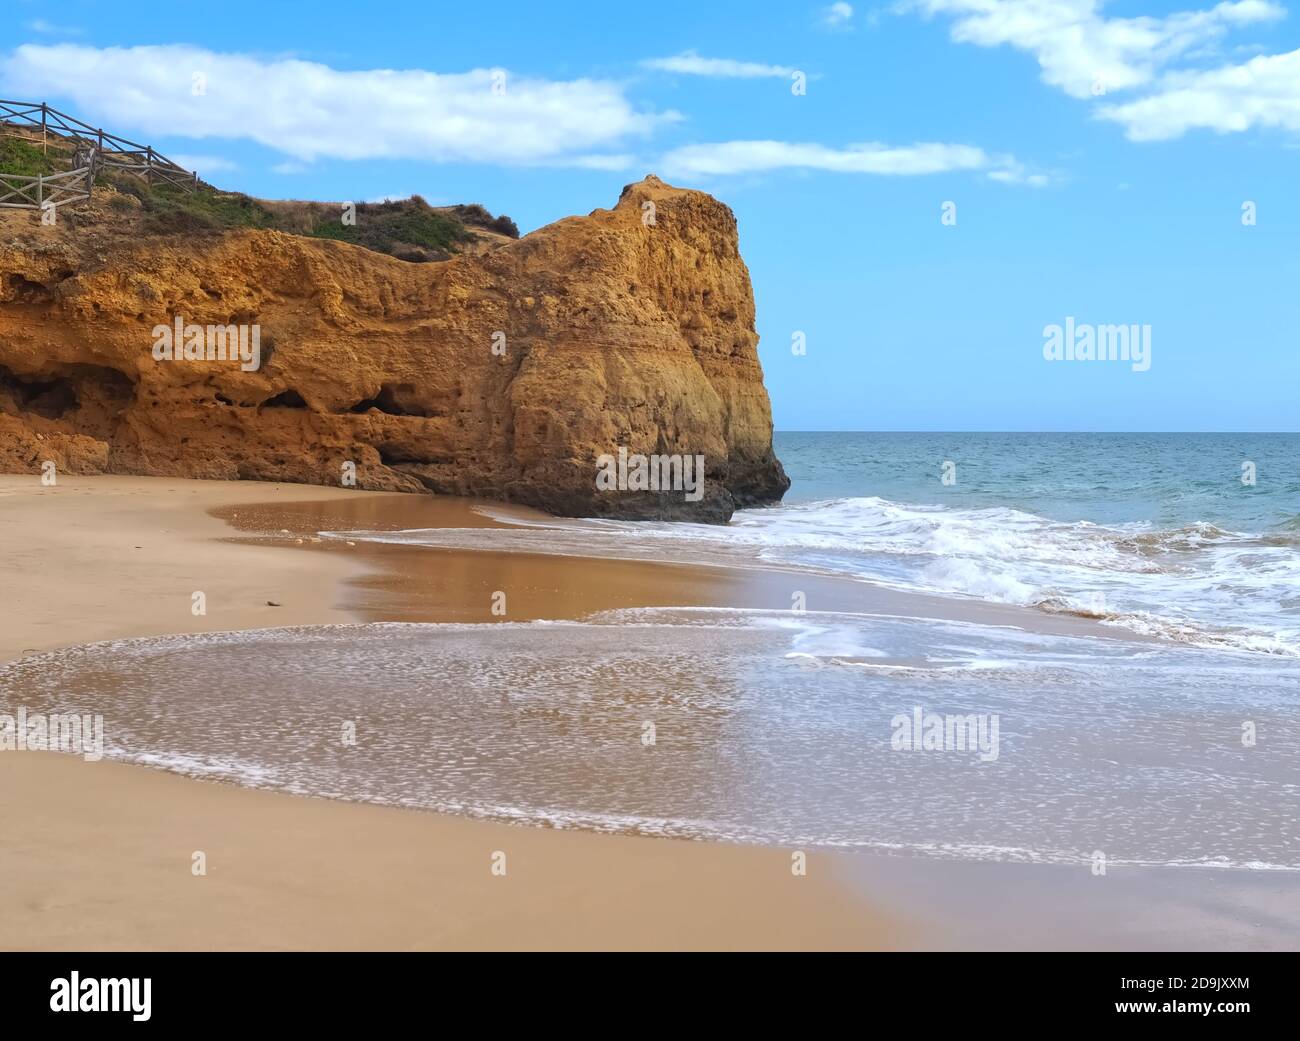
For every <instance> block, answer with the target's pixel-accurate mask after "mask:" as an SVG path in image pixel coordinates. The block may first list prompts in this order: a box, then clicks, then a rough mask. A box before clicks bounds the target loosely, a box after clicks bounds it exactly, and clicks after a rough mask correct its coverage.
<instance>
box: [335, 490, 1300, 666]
mask: <svg viewBox="0 0 1300 1041" xmlns="http://www.w3.org/2000/svg"><path fill="white" fill-rule="evenodd" d="M479 509H480V512H482V513H483V514H485V515H487V516H490V517H492V518H493V519H495V520H498V521H499V522H501V523H507V524H510V525H511V527H508V528H450V529H417V530H409V531H398V532H371V531H350V532H333V533H330V532H322V533H321V534H322V535H323V536H325V537H332V538H346V539H352V540H356V541H372V542H382V543H392V544H398V545H411V546H427V547H430V548H448V549H460V550H488V551H501V552H523V553H540V554H547V555H563V556H577V557H601V558H613V559H624V560H652V561H663V562H680V563H690V564H694V565H704V566H721V567H733V568H752V567H769V568H780V569H788V570H794V571H803V572H808V573H812V574H822V575H838V576H844V577H849V578H854V579H860V580H866V581H870V582H873V583H876V584H879V585H884V586H888V587H890V588H894V589H899V590H905V591H908V592H917V593H925V594H931V595H935V594H937V595H943V596H953V597H962V598H970V599H978V600H984V601H988V602H992V603H999V604H1013V605H1017V606H1023V607H1033V608H1038V609H1040V610H1044V611H1048V612H1052V613H1067V614H1074V615H1079V616H1081V617H1085V618H1090V619H1094V620H1096V621H1099V622H1102V623H1103V624H1107V625H1111V626H1114V627H1118V628H1121V629H1126V630H1129V631H1131V632H1136V633H1140V634H1142V635H1146V636H1154V637H1158V638H1161V639H1166V640H1170V641H1173V642H1177V643H1185V644H1190V645H1193V646H1198V647H1209V648H1221V649H1236V650H1241V651H1245V652H1249V653H1252V654H1272V655H1282V656H1288V657H1300V593H1298V592H1297V590H1300V537H1297V536H1295V535H1289V534H1286V533H1281V534H1279V533H1271V534H1269V533H1265V534H1258V533H1242V532H1230V531H1225V530H1223V529H1221V528H1217V527H1215V526H1214V525H1211V524H1204V523H1201V524H1192V525H1186V526H1184V527H1180V528H1176V529H1168V530H1151V529H1150V528H1149V527H1148V526H1145V525H1138V524H1130V525H1120V526H1113V527H1106V526H1102V525H1097V524H1092V523H1090V522H1086V521H1080V522H1076V523H1064V522H1059V521H1052V520H1049V519H1047V518H1043V517H1039V516H1036V515H1034V514H1031V513H1025V512H1023V511H1020V510H1013V509H1006V508H993V507H991V508H984V509H953V508H951V507H945V506H905V505H902V504H899V503H893V502H889V501H887V500H884V499H879V498H853V499H837V500H830V501H825V502H814V503H802V504H796V505H790V506H778V507H768V508H764V509H755V510H741V511H739V512H737V513H736V515H735V517H734V518H733V520H732V522H731V524H729V525H726V526H717V525H708V524H683V523H667V522H664V523H660V522H630V521H608V520H572V519H559V518H557V519H555V520H553V521H551V520H536V519H532V520H527V521H521V520H520V519H519V518H517V517H514V516H512V515H510V514H509V513H506V512H498V511H494V510H492V509H491V508H486V507H480V508H479Z"/></svg>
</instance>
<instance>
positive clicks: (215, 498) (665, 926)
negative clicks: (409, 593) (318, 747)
mask: <svg viewBox="0 0 1300 1041" xmlns="http://www.w3.org/2000/svg"><path fill="white" fill-rule="evenodd" d="M358 494H359V493H355V492H345V491H341V490H331V489H323V488H316V487H306V486H292V485H266V484H253V483H231V484H226V483H220V482H200V481H183V480H166V479H151V478H118V477H106V478H75V477H68V478H61V479H60V482H59V484H58V486H57V487H55V488H43V487H41V486H40V483H39V480H38V479H37V478H35V477H22V476H3V477H0V545H2V546H3V547H4V550H3V558H2V560H3V563H2V564H0V567H2V569H3V575H4V580H5V582H4V584H5V591H6V595H5V597H4V604H3V612H4V613H3V620H2V623H0V634H2V636H0V639H3V644H2V646H0V654H2V655H3V657H4V658H5V659H6V660H7V659H10V658H13V657H17V656H20V655H22V654H24V653H28V652H31V651H36V650H45V649H49V648H53V647H60V646H66V645H69V644H75V643H81V642H88V641H94V640H105V639H114V638H120V637H127V636H136V635H153V634H161V633H169V632H198V631H205V630H230V629H240V628H258V627H264V626H270V625H300V624H307V623H323V622H341V621H351V620H355V617H356V616H355V615H354V614H352V613H351V612H349V611H347V610H344V609H342V608H341V607H340V606H339V605H340V604H341V603H342V602H343V600H344V593H343V590H342V588H341V583H343V582H344V581H346V580H347V579H349V578H357V577H359V576H360V575H362V574H363V573H364V572H365V571H366V566H365V564H364V563H360V562H359V560H358V556H359V555H354V554H348V553H346V552H341V551H335V552H320V553H308V552H295V551H292V550H289V549H287V548H284V549H276V548H274V547H267V546H260V545H250V544H239V543H236V542H233V541H231V539H230V538H229V536H230V535H232V534H233V532H232V530H231V529H230V528H229V527H227V526H226V525H225V524H224V523H223V522H222V521H220V520H217V519H215V518H213V517H211V516H209V513H208V511H209V510H213V509H220V508H227V509H231V510H234V511H235V512H238V507H239V506H240V505H243V504H258V503H260V504H265V503H268V502H278V503H295V502H322V503H331V502H343V501H349V500H351V501H360V500H359V497H358ZM365 498H366V499H370V500H382V499H391V500H399V501H400V500H401V499H402V498H403V497H400V496H369V495H367V496H365ZM346 548H347V547H343V549H346ZM553 564H554V562H550V565H551V566H553ZM543 566H544V567H545V566H547V565H543ZM631 567H632V570H633V571H646V572H648V571H653V570H654V569H652V568H648V567H644V566H641V567H637V566H631ZM620 569H621V568H620ZM602 577H605V576H602ZM705 579H707V576H704V579H702V581H703V580H705ZM659 581H660V584H661V586H662V587H663V588H665V589H667V588H669V586H673V583H670V582H668V581H667V580H665V579H662V578H661V579H660V580H659ZM598 586H599V583H592V584H591V587H590V588H592V589H593V594H592V595H593V596H596V597H597V598H599V597H600V596H601V594H597V593H595V592H594V590H595V589H596V588H597V587H598ZM673 587H674V588H676V587H675V586H673ZM194 590H202V591H204V592H205V593H206V594H207V600H208V614H207V616H206V617H202V618H199V617H194V616H193V615H192V614H191V612H190V604H191V599H190V596H191V592H192V591H194ZM619 596H621V597H623V598H627V597H629V596H631V597H633V598H635V593H634V592H624V593H621V594H619ZM578 599H579V601H580V602H582V601H583V598H581V597H579V598H578ZM267 601H273V602H275V603H277V604H280V605H281V606H279V607H268V606H267ZM453 606H454V605H453ZM433 613H435V614H436V613H440V612H437V611H434V612H433ZM452 613H456V612H455V611H454V610H453V612H452ZM0 776H2V777H3V782H2V783H0V800H2V802H3V810H2V812H3V816H4V820H5V822H6V826H5V829H4V832H3V835H2V836H0V898H3V900H4V902H5V905H6V907H7V908H8V911H7V913H6V915H5V920H4V925H3V926H2V927H0V947H4V948H7V949H23V950H30V949H158V948H162V949H232V948H233V949H267V948H292V949H371V948H380V949H427V948H443V947H453V948H491V949H501V948H593V947H595V948H727V949H730V948H827V947H833V948H861V947H888V946H895V945H897V944H898V943H899V942H900V940H901V937H902V935H903V928H904V927H903V925H902V923H901V922H900V921H898V920H897V918H896V917H895V916H892V915H889V914H887V913H886V912H885V911H883V910H882V909H880V908H876V907H873V906H870V905H869V904H868V903H867V902H865V901H863V900H862V899H860V898H859V897H858V896H857V895H855V893H854V891H853V889H852V888H851V887H850V886H849V884H848V883H847V882H846V881H845V880H844V879H843V878H842V877H841V876H842V871H841V867H840V866H837V865H835V864H832V863H831V862H832V861H833V860H834V859H835V858H832V857H829V856H822V855H818V854H812V855H811V856H810V858H809V868H808V873H807V875H806V876H802V877H796V876H794V875H792V873H791V870H790V854H789V852H788V851H785V850H765V849H758V848H746V847H739V846H725V845H719V844H704V843H691V842H675V841H665V840H657V839H644V838H636V837H623V836H609V835H593V834H584V833H581V832H574V831H566V832H560V831H548V830H542V829H533V828H523V827H512V826H508V825H499V824H493V823H484V822H477V821H467V820H459V819H456V818H452V817H444V816H439V815H435V814H429V813H417V812H409V811H401V810H395V809H388V808H384V807H376V806H363V805H356V804H344V803H338V802H330V801H326V800H321V799H307V798H295V797H291V796H286V795H280V794H275V793H268V792H262V791H251V790H246V789H241V788H238V787H235V786H232V785H225V784H216V783H210V782H204V781H198V780H193V779H189V778H182V777H179V776H176V775H172V774H167V773H164V772H162V771H156V770H150V769H146V768H142V767H138V766H127V765H122V764H118V763H111V762H99V763H86V762H83V761H81V760H79V759H76V758H73V757H71V756H63V755H55V754H52V753H20V754H6V755H0ZM196 850H202V851H203V852H205V853H206V855H207V861H208V873H207V875H206V876H204V877H195V876H194V875H192V874H191V856H192V854H193V852H194V851H196ZM497 851H503V852H505V853H506V854H507V874H506V876H505V877H499V876H494V875H493V874H492V872H491V864H492V856H493V854H494V853H495V852H497Z"/></svg>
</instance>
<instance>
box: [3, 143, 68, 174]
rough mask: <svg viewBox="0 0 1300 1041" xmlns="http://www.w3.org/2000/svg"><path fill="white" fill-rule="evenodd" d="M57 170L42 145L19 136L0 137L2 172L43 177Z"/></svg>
mask: <svg viewBox="0 0 1300 1041" xmlns="http://www.w3.org/2000/svg"><path fill="white" fill-rule="evenodd" d="M56 172H57V171H56V169H55V165H54V162H53V161H52V160H51V159H50V158H49V156H47V155H45V153H44V152H43V151H42V150H41V146H40V145H36V144H32V143H31V142H30V141H24V140H22V139H21V138H17V137H9V136H4V137H0V173H7V174H16V175H18V176H19V177H41V176H44V175H45V174H52V173H56Z"/></svg>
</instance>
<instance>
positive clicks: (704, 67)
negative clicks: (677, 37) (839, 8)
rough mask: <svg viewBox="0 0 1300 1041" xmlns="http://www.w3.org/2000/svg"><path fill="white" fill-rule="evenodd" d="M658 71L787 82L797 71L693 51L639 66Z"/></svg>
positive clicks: (650, 59)
mask: <svg viewBox="0 0 1300 1041" xmlns="http://www.w3.org/2000/svg"><path fill="white" fill-rule="evenodd" d="M844 6H846V7H847V6H848V5H847V4H846V5H844ZM641 64H642V65H644V66H645V67H646V68H647V69H655V70H657V71H659V72H677V73H681V74H682V75H685V76H712V77H715V78H718V79H759V78H762V77H764V76H774V77H776V76H779V77H781V78H782V79H789V78H790V77H791V76H793V75H794V74H795V72H796V71H797V70H796V69H794V68H793V67H791V66H788V65H762V64H760V63H758V62H753V61H736V60H734V59H732V58H705V57H702V56H700V55H699V54H696V53H695V52H694V51H683V52H682V53H681V54H678V55H675V56H673V57H671V58H647V59H646V60H645V61H643V62H642V63H641Z"/></svg>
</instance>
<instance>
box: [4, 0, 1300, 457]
mask: <svg viewBox="0 0 1300 1041" xmlns="http://www.w3.org/2000/svg"><path fill="white" fill-rule="evenodd" d="M6 6H7V8H8V15H9V17H7V18H6V20H5V24H4V28H3V29H0V34H3V35H0V94H3V95H4V96H5V97H8V98H15V99H20V100H48V101H49V102H51V103H52V104H55V105H57V106H59V107H63V108H65V109H67V110H68V111H70V112H72V113H73V114H75V115H79V116H82V117H83V118H86V119H88V120H90V121H91V122H96V123H102V124H103V125H104V126H105V127H106V128H107V129H110V130H113V131H115V132H117V133H120V134H123V135H125V136H127V137H133V138H135V139H137V140H144V141H148V142H149V143H151V144H153V145H155V147H157V148H159V149H161V150H162V151H164V152H166V153H167V154H169V155H172V156H173V157H174V158H177V159H179V160H181V161H186V162H187V163H192V164H193V165H196V166H197V167H198V168H199V170H200V172H201V173H202V174H203V175H204V176H205V177H206V178H207V179H208V180H211V181H213V182H214V183H217V184H219V185H221V186H223V187H228V188H234V189H239V190H242V191H247V192H250V193H253V194H256V195H261V196H266V197H272V198H319V199H331V200H339V199H374V198H379V197H383V196H386V195H393V196H401V195H407V194H410V193H412V192H418V193H420V194H422V195H423V196H425V197H426V198H427V199H429V200H430V201H431V202H434V203H452V202H482V203H483V204H484V205H486V206H487V207H488V208H489V209H491V210H492V211H493V212H497V213H501V212H504V213H508V214H510V215H511V216H512V217H514V218H515V220H516V221H517V222H518V223H519V225H520V227H521V228H522V229H523V230H524V231H528V230H531V229H533V228H536V227H539V226H541V225H543V224H546V223H548V222H550V221H552V220H555V219H557V218H559V217H562V216H566V215H568V214H571V213H585V212H588V211H590V210H592V209H594V208H597V207H600V206H609V205H612V204H613V202H614V201H615V199H616V198H617V197H618V193H619V191H620V189H621V188H622V186H623V185H624V184H626V183H628V182H629V181H633V180H637V179H639V178H640V177H642V176H643V175H644V174H646V173H649V172H654V173H658V174H659V175H660V176H662V177H664V178H665V179H666V180H669V181H671V182H673V183H676V184H682V185H689V186H692V187H698V188H702V189H704V190H707V191H710V192H712V193H713V194H715V195H717V196H718V197H719V198H721V199H723V200H724V201H725V202H727V203H728V204H729V205H731V206H732V208H733V209H734V210H735V211H736V215H737V218H738V220H739V222H740V233H741V250H742V253H743V255H744V257H745V259H746V261H747V262H748V264H749V267H750V271H751V273H752V275H753V280H754V291H755V296H756V300H757V305H758V328H759V332H760V334H761V335H762V343H761V347H760V353H761V356H762V360H763V364H764V368H765V371H766V375H767V383H768V387H769V390H770V393H771V396H772V401H773V410H774V415H775V420H776V425H777V428H778V429H786V430H800V429H844V430H891V429H897V430H1289V431H1294V430H1297V429H1300V423H1298V422H1297V419H1298V417H1300V350H1297V347H1298V346H1300V345H1297V342H1296V320H1295V310H1296V308H1295V301H1296V300H1297V299H1300V293H1298V292H1297V286H1298V285H1300V277H1298V276H1300V189H1298V188H1297V186H1298V185H1300V12H1296V13H1295V14H1294V15H1293V14H1292V13H1291V12H1289V11H1288V10H1287V8H1286V6H1285V5H1284V4H1281V3H1275V2H1271V0H1237V2H1228V3H1220V4H1217V5H1215V4H1212V3H1205V4H1202V5H1200V6H1197V5H1196V4H1195V3H1194V2H1189V3H1186V4H1171V3H1155V2H1142V3H1130V2H1119V0H1117V2H1113V3H1106V4H1101V3H1097V2H1093V0H916V2H902V3H897V4H879V5H875V4H867V3H854V4H846V3H839V4H833V5H828V4H818V3H811V4H803V3H798V2H789V0H786V2H781V3H764V2H761V0H760V2H748V3H734V4H732V3H709V4H701V3H699V2H698V0H697V2H692V3H674V2H661V3H658V4H656V5H654V6H653V7H650V8H646V7H644V6H635V5H633V6H628V5H609V4H590V5H587V4H583V5H577V4H556V5H540V4H535V3H519V4H516V3H510V2H503V0H496V2H494V3H492V4H478V5H473V4H433V3H429V2H428V0H425V2H420V3H407V2H404V0H390V2H388V3H386V4H384V5H375V6H373V7H363V6H361V5H357V4H355V3H335V2H331V0H318V2H315V3H311V4H299V3H292V2H285V3H265V2H261V3H248V2H244V0H226V2H224V3H223V4H222V5H221V6H220V7H216V6H215V5H213V4H210V3H196V2H184V0H180V2H173V3H171V4H155V3H149V4H145V3H130V2H128V3H123V2H120V0H119V2H115V3H96V2H92V0H65V2H63V3H61V4H60V5H59V8H58V11H57V17H56V14H55V13H54V12H52V11H51V10H50V7H49V5H48V4H42V3H32V2H26V0H7V4H6ZM133 10H134V11H135V12H137V13H135V14H132V13H131V12H132V11H133ZM217 12H219V14H218V13H217ZM196 73H198V74H199V75H200V76H201V77H202V78H203V80H202V88H201V90H197V89H196V82H197V81H196V80H195V74H196ZM799 75H802V77H804V78H805V80H806V91H805V92H803V93H797V92H796V91H795V90H793V89H792V88H793V87H795V85H796V79H797V77H798V76H799ZM494 77H495V78H494ZM494 84H497V85H498V86H497V87H496V89H495V90H494V86H493V85H494ZM949 202H951V203H954V204H955V206H956V210H955V212H956V223H955V224H951V223H950V224H944V223H943V222H942V220H941V216H942V214H943V207H944V204H945V203H949ZM1247 202H1249V203H1252V204H1253V205H1254V207H1255V211H1256V222H1255V223H1254V224H1253V225H1246V224H1243V222H1242V206H1243V204H1244V203H1247ZM1067 316H1072V317H1074V318H1075V320H1076V322H1078V323H1090V324H1094V325H1111V324H1125V325H1129V324H1138V325H1149V326H1150V327H1151V347H1152V357H1151V367H1150V369H1149V371H1145V372H1134V371H1132V367H1131V366H1129V365H1127V364H1122V363H1116V362H1055V363H1049V362H1047V361H1045V360H1044V358H1043V342H1044V328H1045V327H1046V326H1048V325H1050V324H1054V323H1055V324H1061V323H1064V321H1065V319H1066V317H1067ZM796 331H799V332H802V333H804V335H805V337H806V342H807V353H806V354H804V355H796V354H794V353H792V351H791V339H792V335H793V334H794V333H795V332H796Z"/></svg>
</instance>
